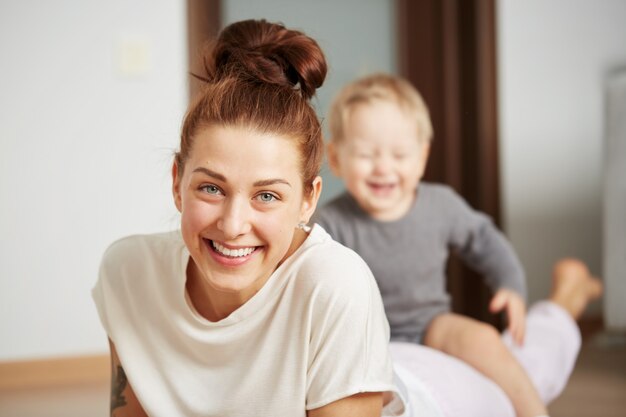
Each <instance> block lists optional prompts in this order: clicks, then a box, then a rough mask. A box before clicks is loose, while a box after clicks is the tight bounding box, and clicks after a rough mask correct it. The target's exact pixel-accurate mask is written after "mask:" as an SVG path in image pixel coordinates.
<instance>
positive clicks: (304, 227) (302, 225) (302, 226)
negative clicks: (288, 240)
mask: <svg viewBox="0 0 626 417" xmlns="http://www.w3.org/2000/svg"><path fill="white" fill-rule="evenodd" d="M296 229H301V230H304V231H305V232H307V233H309V232H310V231H311V226H308V225H307V224H306V222H300V223H298V225H297V226H296Z"/></svg>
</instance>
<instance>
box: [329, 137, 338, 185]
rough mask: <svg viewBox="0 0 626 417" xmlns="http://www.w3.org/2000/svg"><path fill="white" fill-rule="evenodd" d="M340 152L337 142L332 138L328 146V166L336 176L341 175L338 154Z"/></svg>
mask: <svg viewBox="0 0 626 417" xmlns="http://www.w3.org/2000/svg"><path fill="white" fill-rule="evenodd" d="M338 152H339V150H338V149H337V144H336V143H335V142H334V141H332V140H331V141H330V142H329V143H328V145H327V146H326V155H327V158H328V166H329V167H330V170H331V171H332V173H333V174H334V175H335V176H336V177H340V176H341V175H340V170H339V155H338V154H337V153H338Z"/></svg>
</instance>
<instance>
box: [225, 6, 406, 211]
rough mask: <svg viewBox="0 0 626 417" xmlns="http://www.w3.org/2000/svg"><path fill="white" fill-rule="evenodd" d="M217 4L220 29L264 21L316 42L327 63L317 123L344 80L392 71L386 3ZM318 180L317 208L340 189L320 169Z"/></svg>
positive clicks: (390, 13)
mask: <svg viewBox="0 0 626 417" xmlns="http://www.w3.org/2000/svg"><path fill="white" fill-rule="evenodd" d="M222 4H223V13H222V21H223V22H224V23H225V24H228V23H231V22H234V21H237V20H243V19H250V18H265V19H267V20H269V21H271V22H282V23H284V24H285V25H286V26H287V27H290V28H293V29H299V30H302V31H303V32H305V33H306V34H307V35H309V36H311V37H312V38H314V39H315V40H316V41H317V42H318V43H319V45H320V46H321V47H322V49H323V50H324V53H325V54H326V58H327V60H328V64H329V72H328V76H327V78H326V81H325V83H324V85H323V86H322V88H320V89H319V90H318V92H317V100H314V104H315V105H316V108H317V111H318V114H319V115H320V117H322V118H324V117H325V116H326V112H327V109H328V106H329V104H330V101H331V99H332V97H333V95H334V94H335V93H336V92H337V91H338V90H339V88H341V87H342V86H343V85H345V84H346V83H348V82H349V81H352V80H353V79H354V78H356V77H358V76H361V75H365V74H369V73H372V72H375V71H385V72H395V71H396V50H395V36H396V32H395V30H396V29H395V23H394V22H395V14H394V13H395V7H394V2H393V1H391V0H386V1H380V0H342V1H333V0H318V1H307V0H264V1H262V2H260V1H255V0H223V1H222ZM324 128H326V126H325V125H324ZM325 132H326V133H327V130H326V129H325ZM322 178H323V182H324V191H323V193H322V196H321V198H320V204H324V202H325V201H327V200H329V199H330V198H332V197H333V196H335V195H336V194H337V193H339V192H340V191H342V190H343V186H342V185H341V182H340V181H338V180H337V179H336V178H335V177H333V175H332V173H331V172H330V170H329V169H328V168H327V167H324V168H323V169H322Z"/></svg>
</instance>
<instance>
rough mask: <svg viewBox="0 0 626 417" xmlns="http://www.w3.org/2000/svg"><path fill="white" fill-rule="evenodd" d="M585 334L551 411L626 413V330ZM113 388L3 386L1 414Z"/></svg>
mask: <svg viewBox="0 0 626 417" xmlns="http://www.w3.org/2000/svg"><path fill="white" fill-rule="evenodd" d="M583 334H585V333H584V332H583ZM584 337H585V341H584V344H583V348H582V351H581V354H580V357H579V360H578V362H577V364H576V368H575V370H574V373H573V374H572V377H571V379H570V383H569V384H568V386H567V388H566V389H565V391H564V392H563V394H561V396H560V397H559V398H557V399H556V400H555V401H554V402H553V403H552V404H551V405H550V416H551V417H596V416H598V417H626V343H625V342H624V335H621V338H611V337H606V336H605V335H603V334H601V333H597V332H596V333H593V334H587V335H586V336H584ZM109 389H110V388H109V383H108V382H106V383H105V382H103V383H98V384H87V385H82V386H79V387H62V388H55V389H30V390H13V391H0V417H85V416H106V415H108V411H109V398H108V395H109ZM458 417H462V416H458Z"/></svg>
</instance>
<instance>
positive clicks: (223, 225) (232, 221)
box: [217, 198, 252, 240]
mask: <svg viewBox="0 0 626 417" xmlns="http://www.w3.org/2000/svg"><path fill="white" fill-rule="evenodd" d="M242 200H244V199H243V198H231V199H229V200H227V201H226V203H225V204H224V206H223V208H224V209H223V211H222V214H221V216H220V218H219V219H218V221H217V228H218V229H219V230H220V231H221V232H222V233H223V234H224V238H225V239H226V240H229V239H234V238H236V237H238V236H241V235H244V234H246V233H248V232H250V230H251V229H252V223H251V213H250V205H249V204H247V201H242Z"/></svg>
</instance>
